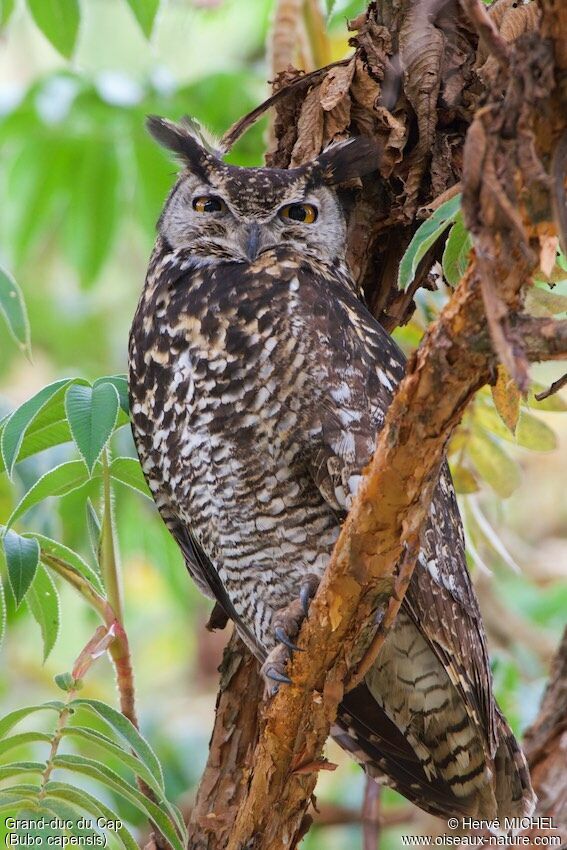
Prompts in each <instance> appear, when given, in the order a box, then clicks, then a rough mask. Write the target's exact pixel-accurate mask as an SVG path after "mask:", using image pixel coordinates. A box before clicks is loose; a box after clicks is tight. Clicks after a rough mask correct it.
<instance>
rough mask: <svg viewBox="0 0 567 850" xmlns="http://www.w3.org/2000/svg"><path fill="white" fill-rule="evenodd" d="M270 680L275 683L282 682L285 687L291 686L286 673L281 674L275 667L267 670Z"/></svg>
mask: <svg viewBox="0 0 567 850" xmlns="http://www.w3.org/2000/svg"><path fill="white" fill-rule="evenodd" d="M266 676H267V678H268V679H273V681H274V682H281V683H282V684H283V685H291V679H290V678H289V676H286V675H285V673H280V672H279V671H278V670H276V668H275V667H270V668H269V670H266Z"/></svg>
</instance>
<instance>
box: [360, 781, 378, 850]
mask: <svg viewBox="0 0 567 850" xmlns="http://www.w3.org/2000/svg"><path fill="white" fill-rule="evenodd" d="M381 790H382V789H381V788H380V786H379V785H378V783H377V782H375V781H374V780H373V779H371V778H370V776H367V777H366V787H365V789H364V801H363V803H362V850H378V842H379V841H380V831H381V827H382V817H381V808H382V807H381V800H380V792H381Z"/></svg>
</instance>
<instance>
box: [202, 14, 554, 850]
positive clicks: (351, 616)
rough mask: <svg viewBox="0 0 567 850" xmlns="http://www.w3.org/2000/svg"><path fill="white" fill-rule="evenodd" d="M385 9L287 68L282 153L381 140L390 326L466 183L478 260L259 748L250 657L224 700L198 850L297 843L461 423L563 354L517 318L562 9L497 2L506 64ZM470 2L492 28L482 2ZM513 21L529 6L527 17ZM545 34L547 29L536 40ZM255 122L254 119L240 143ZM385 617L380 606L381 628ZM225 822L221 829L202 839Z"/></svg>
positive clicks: (383, 271)
mask: <svg viewBox="0 0 567 850" xmlns="http://www.w3.org/2000/svg"><path fill="white" fill-rule="evenodd" d="M377 5H378V4H375V3H371V4H370V6H369V9H368V12H367V13H366V15H364V16H361V18H360V19H359V20H357V21H356V22H355V25H354V26H353V29H356V30H357V34H356V35H355V36H354V37H353V41H352V43H353V45H354V47H355V48H356V49H355V53H354V55H353V57H352V59H350V60H347V61H344V62H341V63H337V64H335V65H333V66H329V67H327V68H325V69H322V70H321V71H318V72H315V73H314V74H311V75H308V76H303V75H302V74H301V73H300V72H294V71H293V70H289V71H286V72H284V73H283V74H280V75H279V77H278V79H277V80H276V89H277V94H276V96H275V97H274V98H272V99H271V101H270V102H271V103H272V104H275V108H276V120H275V125H274V134H275V146H274V149H273V150H271V152H270V153H269V155H268V161H269V163H270V164H272V165H277V166H280V167H286V166H288V165H290V164H297V163H299V162H301V161H304V160H306V159H309V158H310V157H311V156H313V155H314V154H316V153H318V152H319V150H320V149H321V147H322V146H324V145H325V144H327V143H328V142H329V141H331V140H333V139H336V138H340V137H341V136H344V135H347V134H349V133H354V134H356V133H367V134H370V135H374V136H375V137H376V138H378V139H379V141H380V142H381V145H382V148H383V151H384V156H383V160H382V165H381V173H382V179H381V180H376V179H373V180H369V181H365V183H364V185H363V186H362V188H360V187H359V189H358V190H351V191H350V200H351V213H350V219H349V228H350V230H349V232H350V242H349V245H350V260H351V264H352V267H353V269H354V270H355V273H356V274H357V277H358V279H359V281H360V282H361V284H362V286H363V287H364V289H365V292H366V294H367V297H368V300H369V302H370V304H371V305H372V307H373V309H374V311H375V313H376V315H377V316H378V317H379V318H380V320H381V321H382V322H383V323H384V325H385V326H386V327H388V328H392V327H394V326H395V325H396V324H399V323H400V322H403V321H405V320H407V318H408V316H409V315H410V313H411V309H412V303H411V299H412V294H413V291H414V290H415V287H417V286H419V285H423V283H424V281H425V280H426V278H427V274H428V271H429V268H430V266H431V262H432V259H433V257H434V256H435V252H436V251H438V250H439V249H438V248H436V249H435V250H433V251H432V252H430V256H428V257H426V258H425V259H424V261H423V262H422V264H421V266H420V269H419V270H418V275H417V277H416V281H415V282H414V284H413V285H412V288H411V289H410V291H409V292H408V293H403V292H399V291H398V289H397V283H396V280H397V266H398V262H399V259H400V257H401V255H402V253H403V251H404V250H405V247H406V246H407V244H408V242H409V240H410V238H411V235H412V232H413V231H414V230H415V227H416V213H417V211H418V209H419V208H420V206H430V205H432V204H433V203H434V200H435V198H436V197H437V196H438V195H439V194H441V193H444V192H446V191H447V190H450V189H451V186H452V185H453V184H455V183H456V182H457V181H458V180H459V179H461V177H462V182H463V209H464V213H465V217H466V221H467V224H468V226H469V229H470V230H471V232H472V234H473V236H474V243H475V251H474V252H473V255H472V260H471V264H470V266H469V269H468V271H467V272H466V274H465V276H464V277H463V279H462V281H461V282H460V284H459V286H458V287H457V289H456V291H455V292H454V294H453V297H452V298H451V300H450V302H449V303H448V304H447V306H446V307H445V309H444V310H443V312H442V314H441V316H440V318H439V320H438V321H437V322H436V323H435V324H434V325H433V326H432V327H431V328H430V329H429V331H428V333H427V334H426V336H425V338H424V340H423V342H422V344H421V346H420V348H419V349H418V351H417V352H416V354H415V355H414V356H413V357H412V358H411V359H410V361H409V363H408V366H407V372H406V377H405V379H404V381H403V382H402V384H401V385H400V387H399V389H398V392H397V393H396V396H395V398H394V401H393V403H392V406H391V408H390V410H389V412H388V415H387V419H386V423H385V426H384V429H383V431H382V432H381V434H380V436H379V439H378V443H377V448H376V453H375V456H374V458H373V460H372V462H371V464H370V465H369V467H368V469H367V470H366V474H365V477H364V480H363V482H362V484H361V486H360V489H359V492H358V495H357V498H356V500H355V504H354V506H353V508H352V510H351V512H350V514H349V517H348V519H347V521H346V522H345V524H344V526H343V529H342V532H341V535H340V538H339V540H338V542H337V545H336V547H335V550H334V553H333V557H332V559H331V562H330V564H329V567H328V569H327V572H326V574H325V577H324V579H323V581H322V583H321V586H320V588H319V590H318V592H317V595H316V597H315V599H314V601H313V603H312V605H311V609H310V614H309V618H308V619H307V621H306V622H305V624H304V626H303V628H302V630H301V634H300V637H299V644H300V646H301V647H302V648H303V649H305V650H306V652H304V653H297V654H296V655H295V656H294V659H293V662H292V664H291V665H290V669H289V674H290V676H291V678H292V681H293V684H292V685H290V686H286V687H285V688H282V689H281V691H280V693H279V694H278V695H277V696H276V697H275V698H274V699H273V700H272V701H271V702H269V703H267V704H266V705H265V706H264V710H263V716H262V719H261V723H260V735H259V740H258V743H257V746H256V748H255V750H253V747H252V742H253V739H254V734H255V732H254V728H253V720H254V717H255V713H256V704H257V702H256V701H257V695H258V689H259V684H258V679H257V674H256V673H255V672H254V670H253V665H251V664H250V661H249V659H246V653H244V656H243V660H241V662H240V664H241V665H243V666H240V667H239V670H238V671H237V674H236V675H233V677H232V679H231V681H230V683H229V684H228V688H225V689H223V690H221V694H220V696H219V703H218V706H217V721H216V726H215V730H214V733H213V739H212V742H211V757H210V760H209V764H208V767H207V771H206V774H205V779H204V782H203V785H202V786H201V789H200V792H199V798H198V802H197V806H196V808H195V812H194V814H193V818H192V832H191V835H192V838H191V841H190V845H189V846H190V847H191V848H198V849H199V850H205V848H206V850H221V848H223V850H224V848H228V850H291V848H294V847H296V846H297V844H298V842H299V840H300V838H301V836H302V835H303V834H304V832H305V830H306V828H308V825H309V820H310V819H309V816H308V815H306V812H307V807H308V804H309V800H310V798H311V795H312V794H313V791H314V788H315V783H316V779H317V772H318V770H319V769H321V767H322V766H324V759H323V757H322V749H323V746H324V743H325V740H326V738H327V736H328V734H329V728H330V725H331V723H332V721H333V718H334V716H335V713H336V709H337V706H338V704H339V702H340V700H341V697H342V695H343V693H344V689H345V687H346V688H349V687H352V686H353V685H354V684H356V681H357V680H358V679H359V678H360V676H361V675H362V672H363V671H364V669H366V668H367V666H368V665H369V664H370V663H371V661H372V659H373V658H375V657H376V655H377V653H378V652H379V650H380V646H381V644H382V642H383V640H384V637H385V634H386V632H387V629H388V628H389V627H390V626H391V624H392V622H393V620H394V618H395V616H396V613H397V611H398V609H399V606H400V604H401V600H402V599H403V594H404V592H405V588H406V587H407V583H408V581H409V578H410V576H411V571H412V569H413V564H414V562H415V557H416V554H417V551H418V549H419V542H420V528H421V525H422V522H423V520H424V518H425V517H426V515H427V512H428V509H429V502H430V497H431V492H432V489H433V486H434V483H435V481H436V475H437V471H438V468H439V464H440V461H441V459H442V457H443V454H444V450H445V446H446V443H447V440H448V438H449V437H450V435H451V433H452V430H453V428H454V426H455V425H456V424H457V423H458V422H459V420H460V417H461V416H462V414H463V411H464V409H465V407H466V405H467V403H468V402H469V401H470V400H471V398H472V397H473V396H474V393H475V392H476V390H477V389H478V388H479V387H481V386H482V385H483V384H484V383H486V382H489V381H491V380H492V379H493V376H494V373H495V367H496V364H497V362H498V361H500V362H504V363H505V364H506V366H507V368H508V371H509V372H510V373H511V374H513V375H514V376H515V377H516V380H517V382H518V383H519V384H520V385H524V384H525V380H526V365H527V362H528V360H529V359H547V358H549V357H559V356H561V354H565V351H566V345H565V335H566V330H567V329H566V323H565V322H552V321H551V320H535V319H533V318H530V317H524V316H521V315H519V314H520V312H521V309H522V303H523V296H524V292H525V289H526V288H527V286H529V284H530V281H531V277H532V275H533V273H534V271H535V270H536V269H537V267H538V264H539V261H540V251H541V252H543V246H544V244H545V240H549V239H550V238H553V237H554V235H555V234H556V233H557V229H556V225H555V223H554V215H553V207H554V205H553V199H552V197H551V193H550V187H551V182H550V180H549V177H548V174H549V173H550V172H551V171H552V169H553V162H554V152H555V151H556V149H558V148H559V146H560V142H561V139H562V137H563V134H564V133H565V132H566V129H567V86H566V84H565V79H566V77H565V72H566V71H567V48H565V44H567V19H566V14H567V13H566V11H565V8H563V4H562V3H561V2H559V0H556V2H553V0H541V2H539V3H532V4H530V5H529V6H523V7H521V8H517V9H516V8H515V7H514V6H513V4H512V3H509V2H507V0H499V2H498V3H497V4H496V6H495V10H494V13H493V14H494V18H493V20H494V23H495V25H496V27H497V28H498V30H499V32H500V35H501V36H502V39H501V42H502V43H500V47H499V53H498V57H494V56H489V55H487V53H486V49H485V48H486V44H487V43H488V44H489V43H490V36H489V30H486V29H484V30H483V28H482V26H481V27H480V29H481V32H483V34H484V40H483V44H482V45H481V46H480V47H479V44H478V36H477V35H476V32H475V31H474V30H473V28H472V25H471V24H470V23H469V19H468V18H466V17H465V16H464V14H463V12H462V10H461V7H460V6H459V5H458V4H457V3H456V2H452V0H449V2H447V3H445V4H444V5H443V6H442V8H441V9H440V8H439V5H437V6H435V5H434V4H433V3H430V2H420V3H411V2H410V0H405V2H396V3H393V2H391V3H388V2H384V3H381V4H379V5H380V8H379V9H378V8H377ZM462 5H463V6H464V7H465V8H470V9H471V10H472V15H471V18H472V19H475V15H476V16H477V17H478V14H479V9H478V7H477V5H476V3H475V2H472V0H470V2H469V0H467V2H463V4H462ZM473 7H475V8H473ZM512 12H514V13H521V14H514V15H513V16H512V17H513V21H512V19H511V18H510V15H511V13H512ZM538 25H539V26H540V27H541V29H540V31H539V32H537V31H536V32H535V33H533V32H531V31H530V30H533V28H534V27H537V26H538ZM483 26H485V27H486V22H485V21H484V23H483ZM487 33H488V34H487ZM518 33H520V37H519V38H517V40H516V41H515V42H514V43H513V44H509V45H507V43H508V42H512V41H513V39H514V38H516V36H517V35H518ZM503 45H504V46H503ZM491 59H494V60H495V61H494V62H490V60H491ZM497 60H499V61H497ZM400 67H403V72H402V71H400V70H399V69H400ZM481 100H482V107H481V108H479V107H480V104H481ZM260 111H261V110H257V111H256V114H258V113H259V112H260ZM250 121H251V118H249V117H247V118H245V119H243V121H242V122H241V124H240V125H239V126H237V127H236V128H233V130H232V131H231V133H230V134H228V137H227V138H228V139H229V140H231V139H233V138H235V137H237V136H238V134H239V132H240V131H241V130H242V128H245V127H246V126H249V124H250ZM467 127H469V130H468V133H466V130H467ZM465 134H466V142H465ZM562 188H563V187H562ZM557 193H558V190H555V194H557ZM377 610H381V611H382V613H383V617H382V620H381V625H380V627H379V629H378V630H377V628H376V626H375V625H374V623H375V615H376V612H377ZM247 676H248V677H249V678H248V682H249V685H247V684H246V682H247ZM240 723H243V724H244V726H243V729H242V730H241V729H240V726H239V724H240ZM240 732H242V735H243V738H242V740H240V739H239V740H238V742H237V744H235V745H234V747H235V749H234V750H231V746H232V744H231V741H232V740H233V739H234V735H235V734H237V733H240ZM227 742H228V743H227ZM227 750H230V752H231V757H230V758H229V757H228V756H227ZM235 752H236V753H237V754H238V758H237V759H235V758H233V757H232V755H233V754H234V753H235ZM211 815H213V817H211ZM233 819H234V821H233ZM211 823H215V824H219V828H218V829H217V828H215V830H214V831H211V830H210V829H207V824H209V825H210V824H211Z"/></svg>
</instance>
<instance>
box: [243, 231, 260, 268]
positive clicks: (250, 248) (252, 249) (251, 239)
mask: <svg viewBox="0 0 567 850" xmlns="http://www.w3.org/2000/svg"><path fill="white" fill-rule="evenodd" d="M259 247H260V225H259V224H251V225H250V229H249V231H248V239H247V240H246V256H247V257H248V259H249V260H255V259H256V257H257V256H258V248H259Z"/></svg>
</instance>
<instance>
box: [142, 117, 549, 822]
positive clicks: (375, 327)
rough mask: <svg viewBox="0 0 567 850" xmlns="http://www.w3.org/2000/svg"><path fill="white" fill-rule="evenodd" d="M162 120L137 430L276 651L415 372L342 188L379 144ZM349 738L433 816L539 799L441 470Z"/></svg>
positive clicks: (174, 519) (205, 585)
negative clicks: (257, 150)
mask: <svg viewBox="0 0 567 850" xmlns="http://www.w3.org/2000/svg"><path fill="white" fill-rule="evenodd" d="M151 129H152V132H153V133H154V135H156V136H157V137H158V139H159V140H160V141H161V142H162V143H163V144H165V145H166V146H168V147H169V148H171V149H172V150H174V151H175V153H176V154H177V155H178V156H179V157H181V160H182V162H183V165H184V170H183V171H182V173H181V175H180V177H179V179H178V181H177V183H176V185H175V187H174V189H173V190H172V192H171V194H170V197H169V199H168V201H167V203H166V206H165V209H164V213H163V214H162V217H161V219H160V223H159V235H158V239H157V242H156V246H155V250H154V253H153V255H152V259H151V261H150V266H149V270H148V276H147V280H146V285H145V288H144V291H143V293H142V297H141V299H140V303H139V306H138V310H137V312H136V316H135V319H134V323H133V326H132V332H131V338H130V393H131V409H132V418H133V430H134V437H135V440H136V445H137V447H138V452H139V454H140V459H141V461H142V465H143V469H144V472H145V475H146V477H147V480H148V483H149V486H150V487H151V490H152V492H153V494H154V498H155V500H156V503H157V505H158V508H159V510H160V512H161V514H162V516H163V518H164V520H165V522H166V523H167V525H168V527H169V529H170V530H171V532H172V534H173V535H174V537H175V538H176V540H177V542H178V543H179V546H180V547H181V549H182V551H183V553H184V556H185V560H186V562H187V566H188V568H189V570H190V572H191V574H192V575H193V577H194V579H195V580H196V582H197V583H198V585H199V586H200V588H201V589H202V590H203V592H204V593H206V594H207V595H208V596H209V597H211V598H213V599H215V600H216V601H217V602H218V603H219V604H220V605H221V606H222V608H223V609H224V611H225V612H226V614H227V615H228V616H229V617H231V618H232V619H233V620H234V622H235V625H236V627H237V629H238V630H239V632H240V634H241V636H242V637H243V639H244V640H245V641H246V642H247V643H248V645H249V646H250V647H251V649H252V650H253V652H255V653H256V655H257V656H258V658H259V659H260V660H262V661H265V659H266V656H268V659H271V658H272V657H275V655H274V654H275V653H277V651H278V650H277V646H278V639H281V633H280V632H278V636H276V634H275V632H274V626H275V623H276V621H277V622H279V620H277V618H276V620H275V619H274V618H275V615H276V614H277V612H278V611H281V610H282V609H285V608H286V606H288V605H289V604H290V603H292V602H293V600H294V599H296V598H297V597H298V595H299V592H300V588H301V586H302V584H303V583H304V581H305V578H306V576H308V575H311V576H319V577H320V576H321V575H322V573H323V571H324V569H325V566H326V564H327V562H328V559H329V556H330V553H331V551H332V548H333V545H334V543H335V541H336V539H337V536H338V533H339V528H340V522H341V520H343V519H344V517H345V516H346V513H347V511H348V508H349V505H350V503H351V500H352V497H353V495H354V493H355V492H356V488H357V485H358V482H359V480H360V474H361V470H362V469H363V468H364V466H365V464H366V463H367V462H368V460H369V459H370V457H371V455H372V452H373V448H374V442H375V435H376V432H377V431H378V430H379V429H380V428H381V427H382V424H383V420H384V414H385V411H386V410H387V408H388V405H389V404H390V402H391V399H392V394H393V391H394V389H395V386H396V384H397V383H398V382H399V380H400V379H401V377H402V374H403V369H404V367H403V358H402V355H401V354H400V352H399V350H398V348H397V347H396V345H395V344H394V342H393V341H392V340H391V339H390V338H389V337H388V336H387V334H386V333H385V332H384V330H383V329H382V328H381V327H380V325H379V324H378V323H377V322H376V321H375V319H374V318H373V317H372V316H371V315H370V314H369V313H368V311H367V309H366V308H365V306H364V304H363V303H362V301H361V300H360V298H359V297H358V295H357V293H356V291H355V286H354V283H353V281H352V278H351V276H350V274H349V271H348V269H347V267H346V264H345V260H344V256H345V223H344V217H343V213H342V210H341V208H340V205H339V202H338V199H337V195H336V192H335V190H334V189H333V186H334V184H336V183H338V182H341V181H342V180H346V179H350V178H352V177H355V176H357V175H363V174H366V173H369V172H370V171H372V170H373V169H374V168H375V167H376V152H375V150H374V149H373V148H372V145H371V144H370V143H369V142H368V141H366V140H356V141H354V142H349V143H346V144H343V145H340V146H336V147H334V148H331V149H329V150H328V151H326V152H324V153H323V154H322V155H321V157H320V158H319V159H318V160H316V161H315V162H314V163H311V164H309V165H307V166H304V167H302V168H298V169H293V170H290V171H279V170H273V169H239V168H235V167H233V166H227V165H225V164H224V163H222V162H221V161H220V160H219V159H217V158H216V157H215V155H214V154H211V153H209V152H207V151H205V150H204V149H203V148H202V147H201V146H200V145H199V143H198V142H197V141H196V140H195V139H194V138H193V136H192V134H191V132H190V131H189V130H188V129H187V128H185V127H183V126H181V127H178V126H175V125H172V124H170V123H169V122H164V121H162V120H160V119H152V124H151ZM311 219H313V220H312V221H311V223H308V220H311ZM283 637H284V638H285V635H284V636H283ZM269 669H271V668H269ZM333 734H334V736H335V738H336V739H337V740H338V741H339V743H340V744H341V745H342V746H343V747H344V748H345V749H346V750H348V751H350V752H351V753H352V754H353V755H354V757H355V758H356V759H357V760H359V761H360V763H361V764H362V765H363V766H364V768H365V769H366V771H367V772H368V773H369V774H370V775H371V776H374V777H376V778H377V779H378V780H379V781H381V782H386V783H387V784H390V785H392V786H393V787H395V788H397V789H398V790H399V791H401V793H403V794H405V795H406V796H407V797H408V798H409V799H411V800H413V801H414V802H416V803H417V804H418V805H419V806H421V807H422V808H424V809H426V810H427V811H430V812H432V813H434V814H437V815H441V816H443V815H445V816H447V815H450V814H451V815H453V814H465V813H466V814H471V815H475V816H479V817H485V818H489V819H492V818H494V817H496V816H500V817H503V816H513V815H521V814H525V813H527V812H529V811H531V807H532V804H533V801H532V792H531V787H530V782H529V776H528V774H527V768H526V765H525V761H524V759H523V756H522V754H521V752H520V750H519V748H518V745H517V743H516V741H515V739H514V737H513V735H512V733H511V732H510V729H509V728H508V726H507V724H506V722H505V720H504V719H503V717H502V715H501V714H500V712H499V710H498V708H497V706H496V704H495V702H494V699H493V696H492V685H491V677H490V671H489V665H488V655H487V650H486V640H485V636H484V631H483V627H482V623H481V619H480V613H479V609H478V604H477V600H476V597H475V593H474V590H473V588H472V585H471V582H470V579H469V575H468V572H467V569H466V564H465V557H464V541H463V535H462V528H461V522H460V518H459V512H458V508H457V504H456V500H455V496H454V492H453V488H452V484H451V480H450V476H449V472H448V469H447V467H446V466H444V467H443V469H442V471H441V475H440V480H439V484H438V486H437V490H436V493H435V496H434V499H433V504H432V507H431V513H430V517H429V521H428V524H427V527H426V529H425V533H424V538H423V543H422V549H421V553H420V556H419V561H418V564H417V567H416V570H415V572H414V576H413V578H412V581H411V583H410V587H409V590H408V593H407V595H406V598H405V600H404V603H403V605H402V608H401V611H400V614H399V615H398V618H397V620H396V622H395V625H394V627H393V629H392V630H391V633H390V635H389V636H388V638H387V640H386V642H385V644H384V647H383V649H382V651H381V653H380V655H379V657H378V660H377V662H376V663H375V665H374V667H373V668H372V670H371V671H370V672H369V674H368V675H367V676H366V679H365V681H364V683H363V684H362V685H360V686H359V687H358V688H356V689H355V690H354V691H353V692H351V693H350V694H348V695H347V696H346V698H345V700H344V703H343V705H342V706H341V711H340V713H339V718H338V720H337V724H336V726H335V728H334V729H333Z"/></svg>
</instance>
